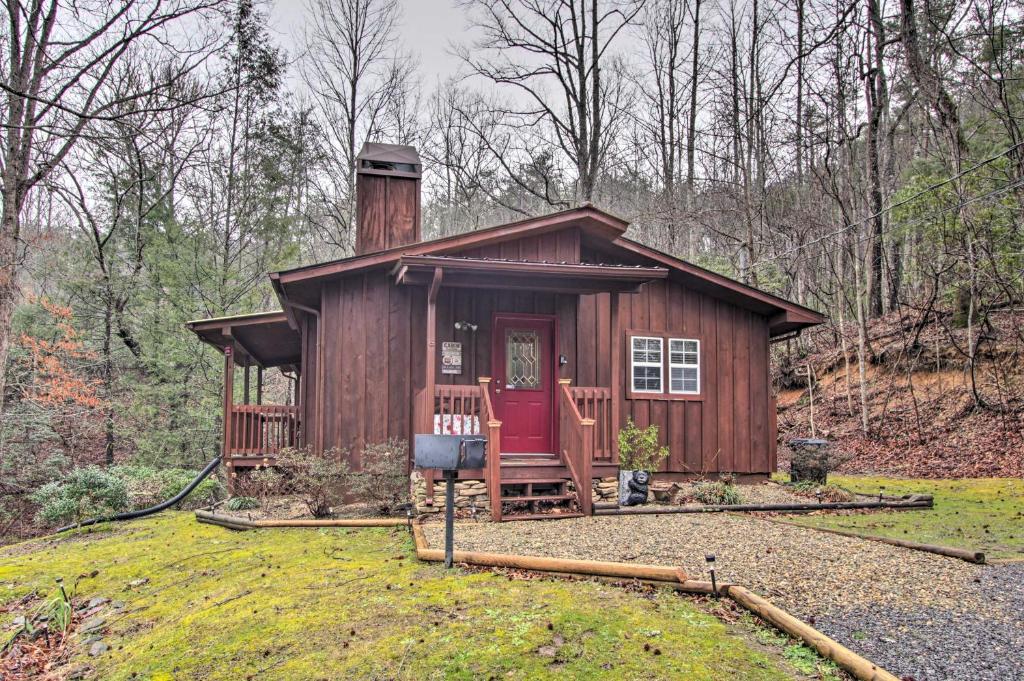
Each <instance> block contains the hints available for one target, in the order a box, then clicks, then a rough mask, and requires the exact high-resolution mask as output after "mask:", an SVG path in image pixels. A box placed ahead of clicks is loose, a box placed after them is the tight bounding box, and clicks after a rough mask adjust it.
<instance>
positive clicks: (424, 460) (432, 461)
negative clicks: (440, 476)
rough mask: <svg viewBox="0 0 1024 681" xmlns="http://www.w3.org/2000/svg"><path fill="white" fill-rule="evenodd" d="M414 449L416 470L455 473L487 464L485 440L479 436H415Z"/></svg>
mask: <svg viewBox="0 0 1024 681" xmlns="http://www.w3.org/2000/svg"><path fill="white" fill-rule="evenodd" d="M415 449H416V455H415V464H416V468H438V469H440V470H445V471H456V470H462V469H467V468H469V469H472V468H483V467H484V465H485V464H486V462H487V438H484V437H481V436H479V435H417V436H416V439H415Z"/></svg>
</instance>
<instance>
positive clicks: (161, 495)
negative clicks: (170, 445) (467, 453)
mask: <svg viewBox="0 0 1024 681" xmlns="http://www.w3.org/2000/svg"><path fill="white" fill-rule="evenodd" d="M109 470H110V473H111V474H113V475H115V476H117V477H118V478H120V479H121V480H123V481H124V483H125V486H126V487H127V490H128V499H129V504H130V506H131V508H133V509H140V508H146V507H148V506H153V505H154V504H159V503H160V502H162V501H166V500H167V499H170V498H171V497H173V496H174V495H175V494H177V493H178V492H180V491H181V490H183V489H184V488H185V486H186V485H188V484H189V483H190V482H192V480H193V479H194V478H195V477H196V476H197V475H199V471H190V470H187V469H184V468H152V467H150V466H134V465H129V466H115V467H113V468H111V469H109ZM221 496H223V487H222V485H221V484H220V482H218V481H217V480H216V479H215V478H209V477H208V478H206V479H205V480H203V481H202V482H201V483H199V485H198V486H197V487H196V488H195V489H194V490H192V493H191V494H189V495H188V496H187V497H185V498H184V499H183V500H182V502H181V504H180V505H179V506H178V508H183V509H191V508H200V507H202V506H208V505H210V504H211V503H213V502H214V501H216V500H217V499H218V498H220V497H221Z"/></svg>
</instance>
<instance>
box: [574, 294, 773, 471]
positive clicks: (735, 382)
mask: <svg viewBox="0 0 1024 681" xmlns="http://www.w3.org/2000/svg"><path fill="white" fill-rule="evenodd" d="M610 300H611V299H610V296H609V295H608V294H599V295H588V296H581V297H580V304H579V316H578V326H577V331H576V337H577V339H578V352H577V354H578V356H579V364H580V366H579V368H578V370H577V374H578V376H579V381H578V384H579V385H594V383H592V381H596V382H597V384H598V385H609V384H610V383H605V382H604V381H605V380H606V376H607V375H608V371H609V363H607V362H603V361H601V360H600V358H601V357H604V356H607V355H606V354H605V353H606V350H605V346H606V344H608V343H611V344H612V346H613V348H614V351H615V352H618V353H619V366H620V367H621V376H620V377H619V380H617V381H615V382H614V389H615V390H617V391H618V393H619V399H620V401H621V402H620V404H621V405H622V406H621V408H620V419H621V423H620V425H625V423H626V419H627V418H629V417H632V419H633V420H634V422H636V424H637V425H638V426H641V427H646V426H647V425H650V424H655V425H657V426H658V429H659V431H660V435H661V440H662V442H663V443H664V444H666V445H668V447H669V452H670V454H669V458H668V460H667V461H666V462H665V464H664V466H663V467H662V470H663V471H666V472H673V473H687V474H701V473H708V474H713V473H719V472H722V473H724V472H729V473H765V472H769V471H772V470H774V467H775V462H774V461H773V460H772V459H773V455H772V452H773V448H772V447H771V442H772V440H773V439H774V438H775V433H774V432H772V430H771V428H770V423H771V420H770V418H769V416H770V415H769V409H770V406H771V405H770V397H771V388H770V385H769V378H768V322H767V319H765V318H764V317H763V316H761V315H757V314H754V313H752V312H749V311H747V310H744V309H742V308H739V307H736V306H734V305H731V304H729V303H726V302H723V301H720V300H717V299H715V298H712V297H710V296H707V295H705V294H701V293H697V292H695V291H692V290H690V289H687V288H686V287H684V286H683V285H682V284H680V283H679V282H676V281H672V280H671V279H670V280H667V281H659V282H651V283H648V284H645V285H644V287H643V289H642V290H641V291H640V293H637V294H623V295H621V296H620V297H619V315H618V317H619V320H618V322H619V323H618V328H617V329H612V328H611V313H610V309H611V303H610ZM631 330H632V331H636V332H644V331H649V332H651V333H653V334H657V335H661V336H667V337H676V338H696V339H698V340H700V341H701V344H700V347H701V386H700V388H701V390H700V394H699V395H698V396H696V397H693V396H687V397H686V398H684V399H678V398H675V396H655V397H648V396H639V395H636V394H634V395H633V396H630V394H629V384H628V381H629V374H630V371H629V365H630V362H629V360H630V357H629V345H628V340H627V336H628V334H629V331H631ZM664 352H665V353H667V352H668V348H667V347H665V348H664ZM591 357H592V358H595V361H590V360H589V359H588V358H591ZM608 380H610V377H609V378H608ZM664 380H665V381H666V383H667V381H668V376H667V374H666V376H665V377H664Z"/></svg>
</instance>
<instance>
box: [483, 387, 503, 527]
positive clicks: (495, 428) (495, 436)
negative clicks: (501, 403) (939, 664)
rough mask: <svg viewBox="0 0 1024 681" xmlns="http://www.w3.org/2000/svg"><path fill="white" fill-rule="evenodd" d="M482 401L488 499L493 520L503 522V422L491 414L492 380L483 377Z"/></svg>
mask: <svg viewBox="0 0 1024 681" xmlns="http://www.w3.org/2000/svg"><path fill="white" fill-rule="evenodd" d="M479 383H480V393H481V394H480V401H481V402H482V403H483V404H484V405H486V407H485V408H486V411H487V413H486V414H483V415H484V416H486V417H487V423H486V426H487V498H488V499H489V500H490V503H491V520H493V521H494V522H501V421H499V420H497V419H496V418H494V414H492V413H491V409H490V404H491V399H490V392H489V391H490V389H491V379H490V378H489V377H486V376H481V377H480V379H479Z"/></svg>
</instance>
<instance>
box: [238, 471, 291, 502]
mask: <svg viewBox="0 0 1024 681" xmlns="http://www.w3.org/2000/svg"><path fill="white" fill-rule="evenodd" d="M286 482H288V481H287V479H286V478H285V476H284V475H283V474H282V473H281V472H280V471H279V470H278V469H277V468H260V469H257V470H255V471H253V472H251V473H249V475H247V476H246V478H245V485H244V489H245V490H247V491H248V493H249V494H252V495H253V496H255V497H256V498H257V499H259V502H260V504H261V505H263V506H266V505H267V502H269V501H270V498H271V497H274V496H283V495H287V494H291V490H290V489H289V488H288V486H287V485H286Z"/></svg>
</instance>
